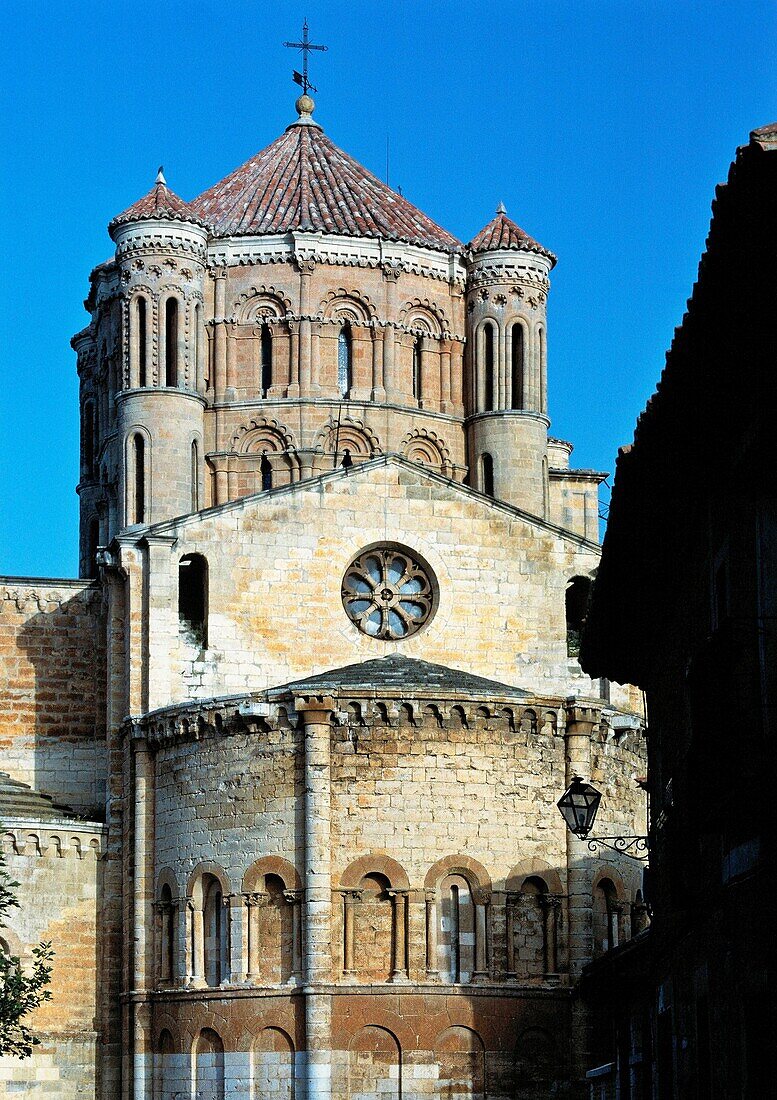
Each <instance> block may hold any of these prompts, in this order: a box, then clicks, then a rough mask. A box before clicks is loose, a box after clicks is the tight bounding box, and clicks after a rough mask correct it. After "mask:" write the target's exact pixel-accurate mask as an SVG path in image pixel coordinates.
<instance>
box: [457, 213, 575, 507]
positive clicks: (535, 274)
mask: <svg viewBox="0 0 777 1100" xmlns="http://www.w3.org/2000/svg"><path fill="white" fill-rule="evenodd" d="M467 253H468V271H467V343H468V347H469V349H470V350H469V358H468V379H467V387H466V389H467V407H466V413H467V445H468V455H469V466H470V483H471V484H472V485H473V486H474V487H475V488H477V489H480V490H481V491H482V492H485V493H487V494H488V495H490V496H495V497H498V498H499V499H500V500H504V501H507V502H508V503H510V504H513V505H515V506H516V507H519V508H524V509H525V510H526V511H528V512H531V513H532V514H534V515H537V516H542V517H546V516H547V512H548V485H547V429H548V426H549V421H548V417H547V351H546V313H545V305H546V301H547V296H548V290H549V289H550V281H549V278H548V276H549V273H550V271H551V269H552V268H553V266H554V264H555V263H556V257H555V256H554V255H553V253H552V252H549V251H548V250H547V249H546V248H543V246H542V245H541V244H538V242H537V241H535V240H533V239H532V238H531V237H530V236H529V235H528V234H527V233H525V232H524V231H523V230H522V229H521V228H520V227H519V226H518V225H516V224H515V222H514V221H512V220H511V219H510V218H508V217H507V213H506V211H505V208H504V206H503V205H502V204H501V203H500V204H499V207H498V208H497V211H496V215H495V217H494V218H493V219H492V221H490V222H489V223H488V225H486V226H485V227H484V228H483V229H482V230H481V231H480V233H478V235H477V236H476V237H475V238H474V239H473V240H472V241H470V243H469V245H468V246H467Z"/></svg>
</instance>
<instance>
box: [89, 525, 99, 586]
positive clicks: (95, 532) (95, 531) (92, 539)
mask: <svg viewBox="0 0 777 1100" xmlns="http://www.w3.org/2000/svg"><path fill="white" fill-rule="evenodd" d="M99 544H100V520H99V519H98V518H97V516H92V518H91V519H90V520H89V528H88V533H87V538H86V575H87V577H96V576H97V547H98V546H99Z"/></svg>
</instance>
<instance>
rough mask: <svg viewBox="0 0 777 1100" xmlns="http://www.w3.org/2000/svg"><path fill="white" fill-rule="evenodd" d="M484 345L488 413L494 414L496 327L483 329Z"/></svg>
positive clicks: (488, 326) (487, 326) (489, 326)
mask: <svg viewBox="0 0 777 1100" xmlns="http://www.w3.org/2000/svg"><path fill="white" fill-rule="evenodd" d="M483 344H484V368H485V372H486V378H485V383H486V386H485V390H486V393H485V402H486V409H485V411H486V412H492V411H493V408H494V326H493V325H486V326H485V328H484V329H483Z"/></svg>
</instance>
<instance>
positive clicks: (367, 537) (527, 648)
mask: <svg viewBox="0 0 777 1100" xmlns="http://www.w3.org/2000/svg"><path fill="white" fill-rule="evenodd" d="M157 530H159V531H160V534H161V533H162V532H164V533H165V536H166V537H167V538H168V539H169V541H170V543H172V541H173V539H177V541H176V542H175V546H174V548H173V547H172V546H171V549H170V551H169V556H166V557H165V558H164V559H163V564H162V567H161V568H162V570H163V572H161V573H158V574H157V575H156V576H154V575H152V576H151V577H150V581H149V593H150V594H149V601H150V602H149V615H150V620H151V632H152V637H151V642H152V644H155V650H154V652H155V661H154V676H155V682H156V685H157V688H156V694H155V697H154V698H153V699H152V700H150V709H154V708H155V707H160V706H166V705H168V704H169V703H171V702H178V701H183V700H185V699H187V698H197V697H199V698H203V697H209V696H215V695H219V694H231V693H235V692H240V691H245V690H256V689H258V688H264V687H270V686H274V685H277V684H282V683H284V682H288V681H290V680H292V679H293V678H299V677H301V676H305V675H309V674H311V673H314V672H319V671H322V670H324V669H326V668H333V667H337V666H339V665H345V664H349V663H352V662H358V661H363V660H367V659H369V658H371V657H379V656H383V655H385V654H386V653H388V652H391V651H392V650H393V649H395V648H396V645H397V643H393V642H388V641H380V640H375V639H371V638H368V637H366V636H365V635H363V634H361V633H360V632H359V631H358V630H357V628H356V627H355V626H353V625H352V624H351V623H350V622H349V620H348V618H347V617H346V615H345V612H344V610H343V606H342V602H341V597H340V584H341V580H342V577H343V574H344V572H345V569H346V567H347V565H348V564H349V562H350V561H351V559H352V558H353V557H354V556H355V555H356V554H357V553H358V552H359V551H360V550H362V549H363V548H364V547H365V546H368V545H370V544H372V543H375V542H382V541H384V540H386V541H390V542H397V543H400V544H403V545H406V546H408V547H410V548H411V549H413V550H415V551H416V552H417V553H419V554H420V555H422V557H424V558H425V559H426V560H427V562H428V563H429V565H430V566H431V567H432V569H433V570H434V573H435V574H436V577H437V581H438V585H439V607H438V610H437V613H436V615H435V617H434V619H433V620H432V621H431V622H430V624H429V625H428V626H427V627H426V628H425V629H424V630H422V631H421V632H419V633H418V634H416V635H415V636H414V637H412V638H409V639H408V640H407V641H405V642H403V643H401V648H402V652H404V653H405V654H407V656H410V657H420V658H423V659H424V660H430V661H435V662H438V663H441V664H453V665H454V666H457V667H460V668H463V669H465V670H466V671H471V672H475V673H478V674H480V675H483V676H487V677H489V678H493V679H496V680H500V681H502V682H504V683H508V684H511V685H516V686H521V687H525V688H528V689H532V690H536V691H538V692H541V693H558V694H567V693H568V692H569V690H570V687H571V677H570V675H569V669H568V660H567V652H566V625H565V611H564V593H565V589H566V585H567V583H568V580H569V579H570V578H571V577H573V576H576V575H578V574H589V573H591V571H592V570H593V569H594V568H595V566H596V563H597V560H598V553H597V551H596V549H595V548H594V547H593V546H591V545H589V544H586V543H583V542H581V541H580V540H578V539H576V538H575V537H570V538H568V539H567V538H563V537H561V536H560V535H559V534H558V533H557V532H556V531H554V530H553V529H550V528H546V527H543V526H541V525H539V524H536V525H535V524H534V523H532V522H531V521H530V520H528V519H526V518H523V517H522V516H519V515H516V514H515V513H513V512H511V511H509V510H507V509H500V508H499V507H497V506H496V505H492V504H491V503H489V502H486V501H484V500H483V498H482V497H479V496H476V495H475V494H472V493H469V492H468V491H467V490H466V489H461V490H458V489H456V488H454V487H453V486H450V485H447V484H443V483H440V482H435V481H432V480H431V479H429V478H427V477H426V476H425V475H424V473H423V472H422V471H421V470H419V471H418V472H416V471H415V470H413V469H411V468H408V467H405V466H401V465H399V464H397V463H395V462H393V460H389V461H388V462H387V463H386V464H385V465H380V466H378V467H371V468H370V469H369V471H366V472H361V473H354V474H352V475H351V476H350V477H347V476H345V475H341V474H336V475H333V476H332V477H331V478H330V479H327V480H326V481H323V482H315V483H313V484H310V485H305V484H300V485H297V486H295V487H293V488H291V489H286V490H281V491H279V492H278V493H277V494H275V493H273V494H269V495H263V496H260V497H256V498H253V499H251V500H249V501H246V502H245V503H237V504H235V505H232V506H230V507H228V508H226V509H224V510H222V511H220V512H218V513H212V514H207V513H206V514H205V515H204V516H198V517H194V518H192V519H188V520H186V519H184V520H181V521H174V522H173V523H170V524H166V525H164V526H163V527H162V528H158V529H157ZM190 553H199V554H202V555H204V556H205V558H206V559H207V561H208V600H209V619H208V639H209V640H208V650H207V651H206V652H205V653H204V654H203V657H202V660H201V661H199V662H194V664H193V663H192V653H191V647H190V646H188V645H187V644H186V642H185V640H179V626H178V617H177V609H176V597H175V592H176V588H177V583H178V561H179V560H180V558H181V557H182V556H183V555H185V554H190ZM158 560H160V561H161V560H162V559H161V558H160V559H158ZM164 563H166V564H164ZM301 639H304V644H300V640H301ZM165 651H169V652H170V653H171V654H172V659H171V660H170V662H169V666H168V667H167V668H165V662H166V661H167V658H166V657H165ZM137 657H138V659H141V655H140V654H138V655H137ZM574 690H575V692H576V693H577V694H583V695H591V694H593V695H595V696H596V695H598V684H596V685H593V684H592V683H591V681H590V680H588V679H587V678H586V677H576V680H575V686H574ZM613 701H614V702H617V701H618V700H617V698H616V697H615V696H614V697H613Z"/></svg>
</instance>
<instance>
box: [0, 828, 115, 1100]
mask: <svg viewBox="0 0 777 1100" xmlns="http://www.w3.org/2000/svg"><path fill="white" fill-rule="evenodd" d="M4 826H5V832H4V837H3V849H4V853H5V859H6V867H7V870H8V873H9V875H11V877H12V878H13V879H15V880H16V881H17V882H18V883H19V886H18V888H17V890H16V895H17V898H18V901H19V907H18V908H14V909H12V910H10V912H9V914H8V917H7V922H6V925H7V926H6V927H5V928H3V929H1V930H0V939H3V940H5V941H6V943H7V945H8V948H9V950H10V952H11V954H13V955H18V956H19V957H20V958H21V960H22V963H23V964H29V963H30V961H31V957H32V956H31V954H30V952H31V949H32V947H34V946H35V945H36V944H37V943H39V942H40V941H42V940H48V941H51V944H52V946H53V948H54V961H53V964H52V967H53V969H52V977H51V984H50V989H51V992H52V994H53V996H52V999H51V1000H50V1001H48V1002H46V1003H44V1004H43V1005H42V1006H41V1007H40V1008H39V1009H38V1010H37V1011H36V1012H35V1013H33V1014H32V1015H31V1016H30V1017H29V1024H30V1026H31V1027H32V1029H33V1031H34V1033H35V1034H36V1035H38V1036H39V1037H40V1038H41V1040H42V1042H41V1045H40V1046H39V1047H36V1048H35V1050H34V1053H33V1056H32V1057H31V1058H29V1059H24V1060H22V1061H20V1060H18V1059H15V1058H0V1096H3V1097H5V1096H8V1097H11V1096H20V1095H23V1096H24V1097H25V1098H26V1100H27V1098H29V1100H76V1098H78V1100H86V1098H88V1097H94V1095H95V1080H96V1076H95V1075H96V1065H95V1059H96V1047H97V1043H98V1035H97V1033H96V1031H95V1018H96V1017H97V1015H98V1013H99V990H100V985H99V954H100V953H99V943H98V911H99V908H100V906H101V904H102V874H101V869H102V863H101V860H100V857H101V854H102V845H103V830H102V828H101V826H100V825H96V824H94V823H90V822H82V821H73V820H67V819H63V820H61V821H47V822H45V824H43V823H40V822H35V821H26V822H21V821H16V822H4Z"/></svg>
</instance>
